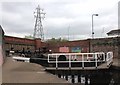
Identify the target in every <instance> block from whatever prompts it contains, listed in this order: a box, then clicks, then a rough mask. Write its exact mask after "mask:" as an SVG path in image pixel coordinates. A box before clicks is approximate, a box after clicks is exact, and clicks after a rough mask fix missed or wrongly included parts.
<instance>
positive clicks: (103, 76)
mask: <svg viewBox="0 0 120 85" xmlns="http://www.w3.org/2000/svg"><path fill="white" fill-rule="evenodd" d="M51 73H52V74H54V75H56V76H58V78H63V79H65V80H67V81H68V82H70V83H74V84H80V83H81V84H83V85H120V70H115V69H108V70H101V71H99V70H98V71H97V70H96V71H90V72H86V71H85V72H81V71H80V72H79V71H77V72H72V71H71V72H67V71H61V72H55V71H51Z"/></svg>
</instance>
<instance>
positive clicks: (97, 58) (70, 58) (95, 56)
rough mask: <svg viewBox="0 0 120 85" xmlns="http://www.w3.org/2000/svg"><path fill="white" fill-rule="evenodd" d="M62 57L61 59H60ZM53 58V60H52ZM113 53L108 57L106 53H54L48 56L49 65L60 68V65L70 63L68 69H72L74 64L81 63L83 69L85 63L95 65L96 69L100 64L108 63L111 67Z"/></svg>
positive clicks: (108, 54)
mask: <svg viewBox="0 0 120 85" xmlns="http://www.w3.org/2000/svg"><path fill="white" fill-rule="evenodd" d="M60 57H61V58H60ZM50 58H53V59H50ZM112 58H113V53H112V52H108V53H107V56H106V54H105V53H104V52H96V53H53V54H48V63H49V64H50V63H55V67H56V68H58V67H59V66H58V64H59V63H68V64H69V65H68V67H69V68H71V67H72V66H71V64H72V63H75V62H76V63H77V62H79V63H81V64H82V68H84V67H85V63H92V62H93V63H95V65H94V67H96V68H97V67H98V66H99V65H100V64H98V63H106V62H107V65H109V64H110V63H111V62H112Z"/></svg>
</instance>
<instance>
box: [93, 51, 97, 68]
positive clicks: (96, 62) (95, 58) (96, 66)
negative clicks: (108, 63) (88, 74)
mask: <svg viewBox="0 0 120 85" xmlns="http://www.w3.org/2000/svg"><path fill="white" fill-rule="evenodd" d="M94 55H95V67H96V68H97V53H95V54H94Z"/></svg>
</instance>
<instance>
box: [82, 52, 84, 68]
mask: <svg viewBox="0 0 120 85" xmlns="http://www.w3.org/2000/svg"><path fill="white" fill-rule="evenodd" d="M82 68H83V69H84V56H83V54H82Z"/></svg>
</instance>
